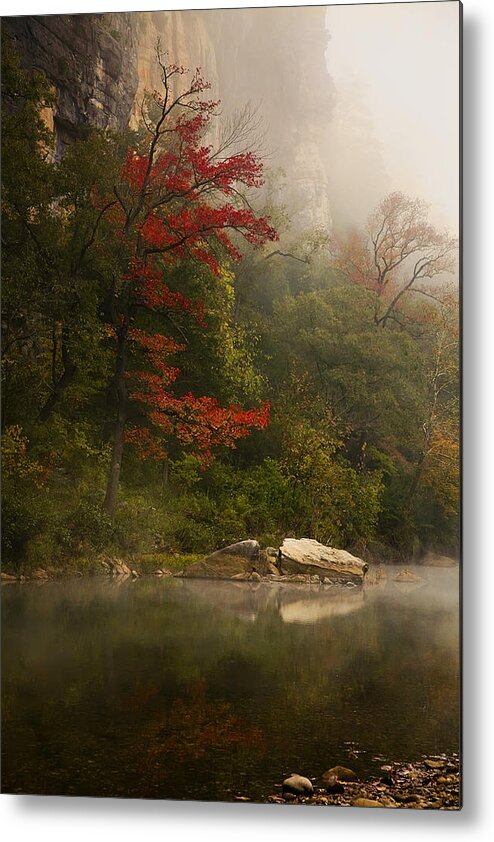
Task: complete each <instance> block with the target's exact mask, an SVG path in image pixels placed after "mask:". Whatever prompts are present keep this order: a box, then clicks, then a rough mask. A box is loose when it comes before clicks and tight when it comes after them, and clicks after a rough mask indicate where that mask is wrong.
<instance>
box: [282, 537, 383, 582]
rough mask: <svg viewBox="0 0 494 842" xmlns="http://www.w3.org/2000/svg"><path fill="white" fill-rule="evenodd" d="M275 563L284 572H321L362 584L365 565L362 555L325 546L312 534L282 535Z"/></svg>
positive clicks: (333, 579)
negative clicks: (313, 537)
mask: <svg viewBox="0 0 494 842" xmlns="http://www.w3.org/2000/svg"><path fill="white" fill-rule="evenodd" d="M278 567H279V568H280V569H281V571H282V573H284V574H304V575H315V574H318V575H319V576H323V577H325V578H328V579H329V580H330V581H333V582H334V581H336V582H338V583H341V584H347V583H348V582H353V583H355V584H361V583H362V582H363V579H364V576H365V574H366V573H367V570H368V565H367V564H366V562H365V561H362V559H361V558H357V556H354V555H351V553H347V552H346V550H338V549H336V548H335V547H326V546H324V544H320V543H319V542H318V541H314V540H313V539H312V538H285V540H284V541H283V544H282V546H281V547H280V550H279V557H278Z"/></svg>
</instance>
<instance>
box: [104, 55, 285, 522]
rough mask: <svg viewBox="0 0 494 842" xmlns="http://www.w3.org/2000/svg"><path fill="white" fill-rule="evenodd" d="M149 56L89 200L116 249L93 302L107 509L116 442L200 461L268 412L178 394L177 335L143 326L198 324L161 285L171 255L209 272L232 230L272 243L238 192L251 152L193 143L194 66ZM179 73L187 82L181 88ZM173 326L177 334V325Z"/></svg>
mask: <svg viewBox="0 0 494 842" xmlns="http://www.w3.org/2000/svg"><path fill="white" fill-rule="evenodd" d="M158 60H159V63H160V67H161V71H162V82H163V91H162V92H161V93H159V92H157V91H155V92H154V93H153V94H152V96H151V97H150V98H149V101H148V103H147V107H146V108H145V109H144V108H143V121H144V127H145V134H144V139H142V140H139V138H138V137H137V136H136V138H135V142H134V143H133V144H132V145H131V146H130V147H129V148H128V150H127V154H126V158H125V162H124V164H123V166H122V168H121V171H120V178H119V182H118V183H117V184H115V185H114V188H113V191H112V193H111V195H109V194H108V193H106V194H105V195H99V194H98V192H97V191H96V190H95V191H94V197H93V200H94V203H95V204H96V205H97V206H98V207H100V208H101V214H102V218H103V219H104V227H103V228H102V229H101V230H102V231H104V233H105V236H107V237H111V238H112V239H113V242H115V241H116V242H118V250H119V257H118V266H119V270H118V274H115V275H114V277H113V278H112V280H111V283H110V285H109V289H108V291H107V295H106V305H105V312H106V317H107V320H108V334H109V336H110V337H111V340H112V341H114V342H115V360H116V362H115V374H114V385H115V395H116V405H117V407H116V418H115V425H114V431H113V452H112V458H111V466H110V473H109V477H108V483H107V489H106V496H105V501H104V508H105V510H106V511H107V512H108V513H109V514H110V515H113V513H114V511H115V507H116V501H117V492H118V485H119V480H120V472H121V464H122V455H123V450H124V445H125V443H132V444H134V445H136V446H137V447H138V448H139V451H140V453H141V455H142V456H144V457H145V456H149V457H151V458H155V459H163V458H165V456H166V443H167V441H169V440H170V439H172V438H173V439H174V440H176V441H178V442H179V444H180V445H182V446H184V447H186V448H188V449H190V450H191V451H192V452H193V453H194V454H195V455H196V456H198V458H199V459H200V460H201V461H202V462H203V464H208V463H209V462H210V461H211V459H212V454H213V449H214V448H215V447H217V446H221V445H222V446H227V447H233V446H234V445H235V442H236V441H237V440H238V439H239V438H242V437H245V436H247V435H248V434H249V432H250V431H251V430H252V429H254V428H257V429H262V428H264V427H265V426H266V425H267V423H268V419H269V405H268V404H267V403H264V404H262V405H261V406H260V407H259V408H257V409H242V408H240V407H239V406H227V407H222V406H220V404H219V402H218V401H217V400H216V399H215V398H214V397H210V396H203V395H201V396H197V395H194V394H192V393H191V392H185V393H184V392H183V391H182V392H180V390H179V389H177V388H176V386H177V378H178V377H179V374H180V368H179V366H178V365H177V364H176V356H177V354H179V353H180V352H181V351H183V350H184V349H185V343H184V342H177V340H176V338H175V337H174V336H173V330H170V329H168V330H167V332H166V333H162V332H154V330H152V329H151V327H152V326H154V325H156V319H157V317H159V320H160V323H161V324H166V325H168V327H170V325H172V326H174V325H175V320H176V319H179V320H180V321H181V323H182V324H183V322H184V320H185V322H187V321H192V322H194V323H195V325H199V326H201V327H203V328H205V327H206V323H207V321H206V320H207V314H206V313H205V312H204V308H203V306H202V304H201V302H200V301H193V300H192V299H191V298H189V297H187V296H185V295H184V294H183V293H182V292H180V291H176V290H172V289H171V288H170V286H169V285H168V283H167V273H168V274H170V272H171V269H172V267H173V266H174V265H176V264H177V262H179V261H182V260H191V259H192V260H195V261H196V262H198V263H199V264H202V265H206V266H207V267H209V269H210V270H211V272H213V273H214V274H217V275H219V274H220V272H221V260H224V259H225V258H227V259H230V260H239V259H240V257H241V254H240V251H239V250H238V246H237V245H236V244H235V243H234V241H233V239H232V235H233V234H234V233H235V232H236V235H240V236H241V237H243V238H244V239H245V240H247V241H248V242H249V243H250V244H252V245H253V246H255V247H260V246H262V245H263V244H264V243H265V242H266V241H268V240H275V239H277V234H276V232H275V230H274V229H273V227H272V226H271V225H270V223H269V221H268V219H267V218H266V217H263V216H258V215H256V213H255V212H254V211H253V210H252V208H251V206H250V205H249V203H248V201H247V199H246V198H245V197H244V195H243V191H244V190H246V189H251V188H257V187H259V186H261V184H262V182H263V178H262V164H261V162H260V161H259V159H258V158H257V157H256V155H255V154H253V153H252V152H250V151H240V152H236V153H233V154H229V155H228V154H226V152H227V151H228V149H231V144H230V145H229V146H227V147H226V148H225V145H224V144H220V147H222V148H220V149H219V150H216V151H215V150H214V149H213V147H212V146H211V145H208V144H207V143H206V142H205V140H204V137H205V134H206V132H207V130H208V127H209V124H210V121H211V119H212V117H213V116H214V115H215V112H216V109H217V106H218V103H217V102H214V101H213V100H211V99H208V98H207V95H206V91H207V90H208V89H209V88H210V85H209V84H208V83H207V82H205V81H204V79H203V78H202V76H201V73H200V71H199V69H196V71H195V73H193V74H192V76H187V74H188V71H186V70H185V69H184V68H183V67H179V66H178V65H175V64H171V65H167V64H166V63H165V61H164V59H163V56H162V55H161V53H160V52H159V51H158ZM183 77H185V78H188V82H185V84H183V85H182V87H181V85H180V83H181V82H182V78H183ZM230 140H234V138H230ZM237 241H238V236H237ZM175 332H176V331H175ZM181 333H182V334H183V335H184V336H185V332H184V331H183V328H181ZM136 420H137V423H136Z"/></svg>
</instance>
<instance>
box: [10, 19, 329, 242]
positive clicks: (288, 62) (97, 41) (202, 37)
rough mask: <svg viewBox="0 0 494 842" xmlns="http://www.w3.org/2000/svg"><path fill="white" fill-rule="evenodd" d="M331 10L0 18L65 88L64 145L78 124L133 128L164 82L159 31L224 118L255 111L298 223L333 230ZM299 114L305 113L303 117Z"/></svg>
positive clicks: (28, 55) (28, 56) (60, 90)
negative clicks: (198, 71) (204, 84)
mask: <svg viewBox="0 0 494 842" xmlns="http://www.w3.org/2000/svg"><path fill="white" fill-rule="evenodd" d="M325 14H326V10H325V8H324V7H307V8H303V7H302V8H297V7H291V8H290V7H288V8H271V9H270V8H265V9H258V10H251V9H214V10H210V11H174V12H133V13H127V12H122V13H107V14H80V15H49V16H25V17H10V18H3V21H2V23H3V27H4V30H5V31H6V32H7V33H8V34H9V35H10V36H12V37H14V38H15V40H16V41H17V42H18V45H19V48H20V51H21V55H22V60H23V63H24V64H25V65H26V66H27V67H30V68H33V69H36V70H40V71H42V72H43V73H45V74H46V76H47V77H48V78H49V80H50V81H51V82H52V84H53V85H54V87H55V89H56V91H57V95H58V105H57V108H56V111H55V113H54V115H53V120H54V128H55V132H56V137H57V153H58V154H59V155H61V154H63V149H64V147H65V146H66V144H67V143H70V142H71V140H72V139H73V138H75V137H77V135H78V132H79V130H80V126H81V124H82V125H84V124H90V125H95V126H98V127H100V128H113V129H120V130H122V129H125V128H126V127H127V126H128V125H129V124H130V125H135V124H136V122H137V120H138V115H139V104H140V102H141V100H142V94H143V91H144V90H146V89H151V90H152V89H154V88H159V87H160V76H159V67H158V64H157V63H156V60H155V48H156V43H157V40H158V38H159V39H160V42H161V44H162V47H163V48H164V49H166V50H167V51H168V53H169V55H170V58H171V59H172V60H173V61H176V62H178V63H180V64H183V65H185V66H188V67H191V68H195V67H196V66H200V67H201V68H202V69H203V72H204V76H205V77H206V78H207V79H209V80H210V81H211V83H212V94H213V96H215V97H218V98H220V99H221V103H222V106H221V107H222V111H223V114H224V115H225V117H226V116H227V115H228V114H232V113H233V112H234V111H235V110H238V109H239V108H241V107H242V106H244V105H246V104H247V103H248V102H250V103H251V105H252V106H253V107H254V108H256V107H257V108H258V116H259V119H260V122H261V124H262V128H263V131H264V132H265V138H264V141H263V143H264V146H265V148H266V150H267V152H268V154H269V156H270V157H269V163H270V164H271V165H272V166H274V167H276V168H281V169H282V170H283V171H284V172H285V173H290V177H289V178H288V179H287V180H286V183H285V184H284V186H283V187H281V188H278V191H277V194H276V196H275V199H276V200H277V201H279V202H282V203H284V204H287V205H288V206H289V207H290V215H291V217H292V222H293V223H294V225H295V227H296V228H297V229H299V230H303V229H306V228H314V227H318V228H323V229H326V230H327V229H329V228H330V227H331V209H330V196H329V176H328V166H329V162H328V154H327V150H328V132H329V126H330V121H331V113H332V109H333V105H334V98H335V95H334V87H333V84H332V81H331V78H330V76H329V74H328V70H327V66H326V60H325V51H326V48H327V45H328V40H329V35H328V33H327V31H326V29H325ZM300 115H303V120H301V119H300Z"/></svg>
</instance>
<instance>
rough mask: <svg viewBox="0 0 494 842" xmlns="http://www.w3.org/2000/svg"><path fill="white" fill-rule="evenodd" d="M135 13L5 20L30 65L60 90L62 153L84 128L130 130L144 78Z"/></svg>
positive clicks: (57, 122)
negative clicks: (139, 68)
mask: <svg viewBox="0 0 494 842" xmlns="http://www.w3.org/2000/svg"><path fill="white" fill-rule="evenodd" d="M132 18H133V15H131V14H128V13H123V14H107V15H98V14H93V15H50V16H29V15H28V16H26V17H21V18H3V20H2V28H3V29H4V30H5V31H6V32H7V34H8V35H10V36H12V37H14V38H15V39H16V41H17V42H18V44H19V47H20V51H21V55H22V58H23V60H24V63H25V64H26V65H27V66H29V67H31V68H34V69H35V70H40V71H42V72H43V73H45V74H46V76H47V77H48V78H49V79H50V81H51V82H52V83H53V85H54V87H55V88H56V91H57V94H58V105H57V108H56V112H55V114H54V125H55V130H56V137H57V146H58V151H59V153H61V152H62V151H63V147H64V145H65V144H66V143H68V142H70V140H72V139H73V138H75V137H77V136H78V134H79V132H80V128H81V126H83V125H84V124H92V125H96V126H99V127H100V128H108V127H109V128H115V129H122V128H124V127H125V126H126V125H127V124H128V121H129V118H130V114H131V110H132V107H133V104H134V100H135V96H136V92H137V88H138V83H139V79H138V76H137V48H138V44H137V37H136V31H135V24H134V21H133V19H132Z"/></svg>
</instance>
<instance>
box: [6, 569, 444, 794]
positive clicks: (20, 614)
mask: <svg viewBox="0 0 494 842" xmlns="http://www.w3.org/2000/svg"><path fill="white" fill-rule="evenodd" d="M396 572H397V569H396V568H393V569H391V570H390V578H389V579H388V581H387V582H385V583H384V584H382V585H379V586H374V587H367V588H366V589H365V590H364V591H361V590H352V591H341V590H337V589H335V588H330V589H328V590H326V591H321V590H320V589H316V588H314V587H312V588H310V587H309V586H305V585H300V586H293V585H292V586H287V585H271V584H269V585H268V584H264V583H262V584H260V585H251V584H250V583H238V584H234V583H231V582H207V581H205V582H198V581H195V582H194V581H186V580H180V579H165V580H163V579H155V578H143V579H139V580H137V581H136V582H135V583H131V582H128V581H127V582H124V583H122V584H120V585H118V584H117V583H115V582H112V581H109V580H107V579H102V580H100V579H87V580H75V581H74V580H72V581H68V582H61V583H57V582H49V583H46V584H43V585H37V584H35V583H26V584H23V585H17V584H14V585H8V586H5V587H3V588H2V600H3V612H2V622H3V658H2V666H3V670H2V672H3V681H2V695H3V740H2V754H3V764H2V766H3V768H2V789H3V791H4V792H23V793H48V794H66V795H100V796H124V797H144V798H174V799H184V798H196V799H203V800H204V799H207V800H209V799H215V800H233V799H234V798H235V796H236V795H247V796H250V797H251V798H253V799H262V798H263V797H265V796H266V795H268V794H270V793H271V792H273V791H276V790H275V789H274V784H275V783H279V782H280V781H282V780H283V778H284V777H285V776H286V775H287V774H289V773H290V772H292V771H293V772H298V773H300V774H306V775H309V776H314V775H319V774H321V773H322V772H324V771H325V770H326V769H327V768H328V767H330V766H333V765H336V764H342V765H347V766H351V767H352V768H353V769H354V770H355V771H356V772H358V773H360V774H368V773H372V772H375V771H376V770H377V769H378V768H379V766H380V765H382V764H383V763H384V762H385V760H407V761H408V760H410V761H411V760H415V759H418V758H420V757H421V756H422V755H424V754H427V755H430V754H436V753H441V752H446V753H448V754H449V753H451V752H455V751H458V742H459V737H458V731H459V709H458V708H459V698H458V673H459V642H458V601H459V594H458V571H457V570H455V569H432V568H427V569H425V568H421V569H419V570H418V571H417V572H418V573H419V575H420V576H422V577H424V582H423V584H422V586H421V587H417V586H414V585H404V584H398V583H397V582H394V581H393V577H394V575H395V573H396Z"/></svg>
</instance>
